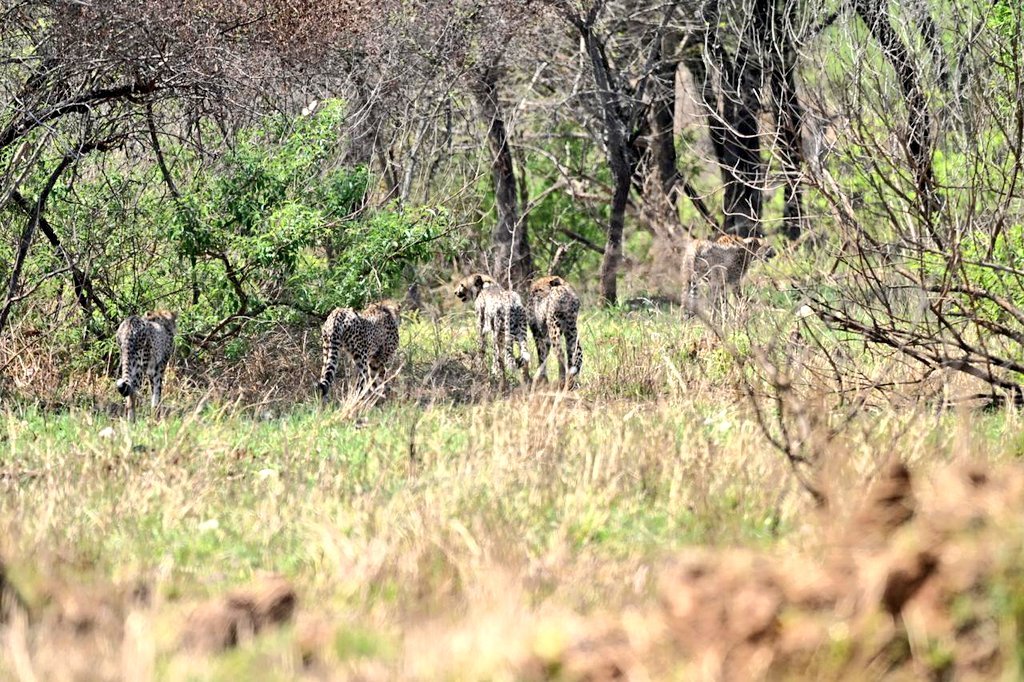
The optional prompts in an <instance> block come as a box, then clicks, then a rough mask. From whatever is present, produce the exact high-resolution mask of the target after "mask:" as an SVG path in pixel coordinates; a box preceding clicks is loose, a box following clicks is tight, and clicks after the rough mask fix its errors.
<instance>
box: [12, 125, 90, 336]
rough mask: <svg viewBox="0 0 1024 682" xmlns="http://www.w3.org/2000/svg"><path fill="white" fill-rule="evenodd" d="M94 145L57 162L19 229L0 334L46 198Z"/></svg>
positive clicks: (16, 294) (18, 286) (15, 293)
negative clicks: (21, 228)
mask: <svg viewBox="0 0 1024 682" xmlns="http://www.w3.org/2000/svg"><path fill="white" fill-rule="evenodd" d="M95 146H96V145H95V144H90V145H85V146H83V147H82V148H81V149H80V150H77V151H76V152H75V153H74V154H67V155H65V156H64V158H63V159H61V161H60V163H59V164H57V168H55V169H54V171H53V172H52V173H50V177H49V179H48V180H47V181H46V185H45V186H44V187H43V191H42V192H40V193H39V199H37V200H36V202H35V205H34V206H33V207H32V210H31V211H30V212H29V213H28V221H27V222H26V223H25V228H24V229H23V230H22V231H21V237H20V239H18V251H17V253H16V254H15V257H14V265H13V266H12V267H11V277H10V280H9V281H8V283H7V300H6V301H5V302H4V306H3V308H0V334H2V333H3V330H4V327H5V326H7V318H8V316H9V315H10V313H11V308H12V307H13V306H14V303H15V302H16V301H17V300H18V298H19V297H18V289H19V288H20V286H21V270H22V268H23V267H24V265H25V259H26V258H28V252H29V250H30V249H31V248H32V241H33V240H34V239H35V236H36V229H37V228H38V227H39V222H40V220H42V217H43V209H44V208H45V207H46V200H47V199H49V197H50V192H52V191H53V188H54V186H55V185H56V184H57V180H58V179H59V178H60V176H61V174H62V173H63V172H64V171H65V170H67V168H68V166H70V165H71V164H73V163H74V162H75V160H76V159H77V158H78V156H79V155H80V154H85V153H88V151H90V150H91V149H93V148H95Z"/></svg>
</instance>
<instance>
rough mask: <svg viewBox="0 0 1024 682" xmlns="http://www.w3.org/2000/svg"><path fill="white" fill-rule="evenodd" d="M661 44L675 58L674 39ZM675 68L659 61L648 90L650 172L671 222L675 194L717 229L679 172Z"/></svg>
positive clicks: (703, 205) (674, 217)
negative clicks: (650, 100)
mask: <svg viewBox="0 0 1024 682" xmlns="http://www.w3.org/2000/svg"><path fill="white" fill-rule="evenodd" d="M664 40H665V41H667V44H666V45H664V46H663V48H662V52H663V54H666V55H671V54H675V51H676V46H677V44H678V42H679V39H678V36H673V35H669V36H666V37H665V39H664ZM678 68H679V62H677V61H674V60H663V61H659V62H658V67H657V69H656V70H655V74H654V83H653V85H654V87H653V88H652V89H653V91H654V96H653V99H652V103H651V112H650V127H651V134H650V141H649V142H648V144H649V146H650V150H651V160H652V161H653V162H654V172H655V173H656V174H657V176H656V178H657V181H658V184H659V185H660V187H661V191H662V193H663V194H664V196H665V198H666V199H667V201H668V206H667V207H665V208H667V209H668V213H669V214H670V215H671V217H672V219H673V222H674V221H677V220H678V215H676V210H675V209H676V208H677V207H678V199H679V192H680V191H682V192H683V194H685V195H686V197H687V198H688V199H689V200H690V203H691V204H693V207H694V208H696V209H697V212H698V213H699V214H700V216H701V217H702V218H703V219H704V220H705V221H706V222H707V223H708V224H709V225H711V226H712V227H717V223H716V222H715V219H714V217H713V216H712V215H711V211H710V210H708V207H707V205H706V204H705V203H704V200H703V199H701V198H700V195H699V194H698V193H697V190H696V189H695V188H694V187H693V185H692V184H691V183H690V181H689V180H688V179H686V178H684V177H683V175H682V174H681V173H680V172H679V160H678V155H677V154H676V138H675V107H676V84H675V80H676V70H677V69H678ZM666 217H668V216H666Z"/></svg>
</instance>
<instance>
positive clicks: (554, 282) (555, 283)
mask: <svg viewBox="0 0 1024 682" xmlns="http://www.w3.org/2000/svg"><path fill="white" fill-rule="evenodd" d="M563 284H564V282H563V281H562V278H561V277H552V278H551V286H553V287H560V286H562V285H563Z"/></svg>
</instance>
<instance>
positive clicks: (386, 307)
mask: <svg viewBox="0 0 1024 682" xmlns="http://www.w3.org/2000/svg"><path fill="white" fill-rule="evenodd" d="M370 308H379V309H381V310H383V311H385V312H386V313H387V314H388V315H390V316H391V317H393V318H395V319H396V320H397V319H398V316H399V314H400V313H401V312H402V304H401V302H400V301H396V300H394V299H393V298H386V299H384V300H383V301H378V302H377V303H373V304H371V305H370V306H368V307H367V310H369V309H370Z"/></svg>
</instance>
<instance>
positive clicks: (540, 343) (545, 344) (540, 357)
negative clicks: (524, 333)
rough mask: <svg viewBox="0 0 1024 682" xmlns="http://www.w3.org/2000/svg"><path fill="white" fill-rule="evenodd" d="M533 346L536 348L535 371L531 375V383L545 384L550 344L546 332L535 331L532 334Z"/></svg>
mask: <svg viewBox="0 0 1024 682" xmlns="http://www.w3.org/2000/svg"><path fill="white" fill-rule="evenodd" d="M533 341H534V345H536V346H537V370H536V371H535V372H534V374H533V383H534V384H538V383H545V384H546V383H547V381H548V373H547V369H548V353H549V352H550V350H551V348H550V346H551V343H550V341H548V336H547V331H535V332H534V334H533Z"/></svg>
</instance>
